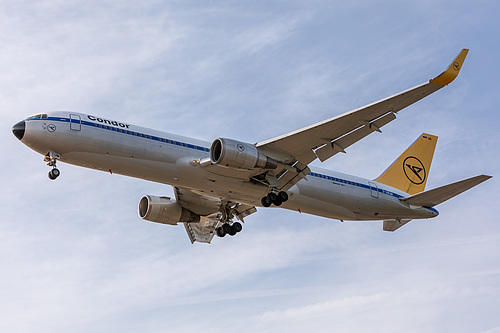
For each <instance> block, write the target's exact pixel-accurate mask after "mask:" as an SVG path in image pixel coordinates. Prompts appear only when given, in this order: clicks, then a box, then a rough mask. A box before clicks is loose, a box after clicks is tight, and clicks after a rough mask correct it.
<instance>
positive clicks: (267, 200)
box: [260, 196, 271, 207]
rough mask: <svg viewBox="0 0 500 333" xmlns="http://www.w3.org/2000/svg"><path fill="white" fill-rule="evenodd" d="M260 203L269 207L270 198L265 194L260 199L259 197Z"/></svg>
mask: <svg viewBox="0 0 500 333" xmlns="http://www.w3.org/2000/svg"><path fill="white" fill-rule="evenodd" d="M260 203H261V204H262V206H264V207H269V206H271V200H269V198H268V197H267V196H265V197H263V198H262V199H260Z"/></svg>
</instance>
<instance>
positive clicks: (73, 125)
mask: <svg viewBox="0 0 500 333" xmlns="http://www.w3.org/2000/svg"><path fill="white" fill-rule="evenodd" d="M69 129H70V130H72V131H81V130H82V118H81V117H80V116H79V115H77V114H70V115H69Z"/></svg>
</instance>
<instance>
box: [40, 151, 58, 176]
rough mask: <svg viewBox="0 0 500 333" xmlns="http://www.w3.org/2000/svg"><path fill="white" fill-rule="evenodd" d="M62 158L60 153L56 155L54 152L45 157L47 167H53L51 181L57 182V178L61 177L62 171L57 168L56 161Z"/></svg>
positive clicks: (50, 174)
mask: <svg viewBox="0 0 500 333" xmlns="http://www.w3.org/2000/svg"><path fill="white" fill-rule="evenodd" d="M59 158H60V155H59V154H58V153H54V152H53V151H50V152H48V153H47V155H45V157H44V159H43V160H44V161H45V162H47V165H48V166H50V167H52V170H50V171H49V179H50V180H55V179H56V178H57V177H59V176H60V175H61V171H59V169H58V168H56V161H57V160H58V159H59Z"/></svg>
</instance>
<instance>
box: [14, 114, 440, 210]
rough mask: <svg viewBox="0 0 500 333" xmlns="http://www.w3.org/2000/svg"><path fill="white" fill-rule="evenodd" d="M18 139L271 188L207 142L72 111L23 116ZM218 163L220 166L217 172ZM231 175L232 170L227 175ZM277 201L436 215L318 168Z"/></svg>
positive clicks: (97, 161)
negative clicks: (209, 162)
mask: <svg viewBox="0 0 500 333" xmlns="http://www.w3.org/2000/svg"><path fill="white" fill-rule="evenodd" d="M25 126H26V128H25V133H24V136H23V137H22V140H21V141H22V142H23V143H24V144H26V145H27V146H29V147H30V148H32V149H33V150H35V151H37V152H39V153H40V154H43V155H45V154H47V153H48V152H49V151H52V152H56V153H57V154H59V155H60V160H61V161H63V162H66V163H70V164H74V165H79V166H83V167H87V168H93V169H97V170H102V171H106V172H112V173H117V174H122V175H126V176H130V177H135V178H141V179H146V180H150V181H154V182H159V183H163V184H169V185H173V186H181V187H186V188H189V189H192V190H195V191H198V192H202V193H203V194H204V195H208V196H213V197H215V198H220V199H223V200H231V201H235V202H241V203H245V204H249V205H253V206H261V203H260V199H261V198H262V197H263V196H265V195H266V194H267V193H268V191H269V188H268V187H267V186H265V185H263V184H261V183H258V182H252V181H249V180H248V179H249V178H248V175H249V172H250V171H247V170H236V169H235V170H233V169H231V170H228V169H227V168H225V167H221V166H208V167H202V166H200V164H199V161H200V160H201V159H203V158H206V157H208V155H209V147H210V143H209V142H206V141H200V140H196V139H192V138H188V137H183V136H179V135H174V134H170V133H165V132H161V131H156V130H152V129H148V128H143V127H139V126H134V125H130V124H126V123H122V122H118V121H114V120H109V119H105V118H99V117H96V116H91V115H86V114H81V113H76V112H52V113H49V114H48V115H47V116H46V117H44V119H42V118H28V119H27V120H26V121H25ZM221 168H224V170H223V171H224V172H222V171H221V170H222V169H221ZM228 175H229V176H228ZM288 193H289V200H288V201H287V202H285V203H283V205H282V206H281V207H283V208H286V209H290V210H296V211H300V212H302V213H308V214H314V215H319V216H323V217H327V218H332V219H339V220H384V219H418V218H431V217H435V216H437V215H438V212H437V211H436V210H435V209H433V208H425V207H411V206H409V205H407V204H405V203H403V202H401V201H400V200H399V198H402V197H406V196H408V194H407V193H404V192H402V191H400V190H397V189H394V188H392V187H390V186H387V185H383V184H380V183H377V182H374V181H371V180H367V179H363V178H359V177H355V176H351V175H347V174H343V173H339V172H334V171H328V170H323V169H318V168H315V169H313V170H312V172H311V173H310V174H309V175H307V178H306V179H305V180H301V181H299V182H298V183H297V184H296V185H294V186H293V187H292V188H291V189H290V190H288Z"/></svg>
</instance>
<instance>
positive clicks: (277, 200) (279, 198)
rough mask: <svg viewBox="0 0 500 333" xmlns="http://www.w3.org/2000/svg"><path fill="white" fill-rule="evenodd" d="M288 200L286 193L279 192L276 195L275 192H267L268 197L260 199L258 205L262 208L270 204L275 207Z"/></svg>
mask: <svg viewBox="0 0 500 333" xmlns="http://www.w3.org/2000/svg"><path fill="white" fill-rule="evenodd" d="M287 200H288V193H286V192H285V191H280V192H278V193H276V192H269V194H268V195H266V196H265V197H263V198H262V199H260V203H261V204H262V206H264V207H269V206H271V204H273V205H275V206H280V205H281V204H282V203H283V202H285V201H287Z"/></svg>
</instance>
